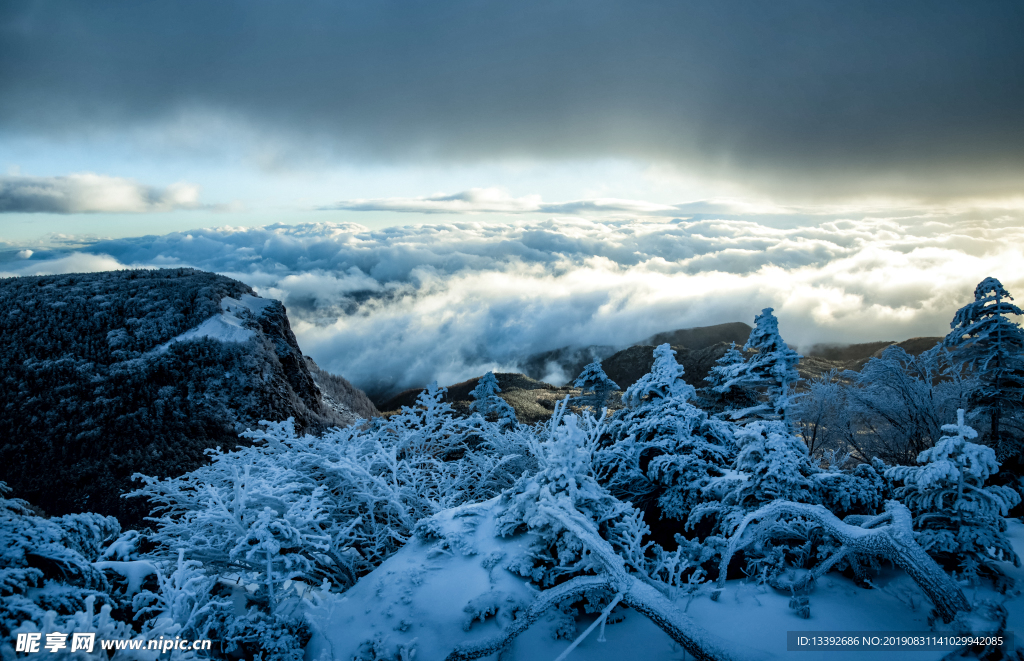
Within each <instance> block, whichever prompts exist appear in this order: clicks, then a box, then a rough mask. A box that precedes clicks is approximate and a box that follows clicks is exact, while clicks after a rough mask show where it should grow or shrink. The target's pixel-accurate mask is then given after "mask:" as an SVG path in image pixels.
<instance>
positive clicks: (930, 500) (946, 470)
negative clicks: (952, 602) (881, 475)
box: [886, 409, 1020, 582]
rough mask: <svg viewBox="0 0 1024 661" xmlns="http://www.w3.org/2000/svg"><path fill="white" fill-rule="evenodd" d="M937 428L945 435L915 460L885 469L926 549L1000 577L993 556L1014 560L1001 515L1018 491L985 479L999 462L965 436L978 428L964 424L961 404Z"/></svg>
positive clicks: (970, 573) (969, 571)
mask: <svg viewBox="0 0 1024 661" xmlns="http://www.w3.org/2000/svg"><path fill="white" fill-rule="evenodd" d="M942 431H944V432H946V433H947V434H948V435H947V436H943V437H942V438H940V439H939V442H938V443H936V444H935V446H934V447H932V448H929V449H927V450H925V451H924V452H922V453H921V454H920V455H919V456H918V458H917V459H918V461H919V462H920V463H921V464H922V465H921V466H895V467H893V468H890V469H889V470H888V471H887V472H886V475H887V476H888V477H891V478H893V479H896V480H900V481H902V482H903V486H901V487H899V488H898V489H897V490H896V495H897V496H898V497H900V498H901V499H902V500H903V502H904V503H906V505H907V506H908V507H909V508H910V510H911V512H913V514H914V528H915V530H916V531H917V539H918V541H919V542H920V543H921V545H922V546H923V547H924V548H925V549H926V550H927V551H928V553H929V554H931V555H932V556H933V557H935V558H936V559H937V560H939V561H940V562H943V563H944V564H948V565H953V566H958V568H959V571H960V573H961V574H962V575H963V576H965V577H967V578H969V579H972V580H974V579H977V578H978V577H979V576H987V577H989V578H992V579H995V580H997V582H998V581H1002V580H1004V579H1003V573H1002V571H1001V569H1000V568H999V566H998V564H996V563H997V561H1001V560H1002V561H1009V562H1012V563H1013V564H1014V565H1016V566H1020V559H1019V558H1018V557H1017V554H1016V553H1014V551H1013V547H1012V546H1011V545H1010V540H1009V539H1008V538H1007V537H1006V521H1005V519H1004V518H1003V517H1004V516H1006V515H1007V513H1008V512H1009V510H1010V508H1011V507H1013V506H1014V505H1016V504H1017V503H1019V502H1020V496H1019V495H1018V494H1017V492H1016V491H1014V490H1013V489H1011V488H1010V487H1005V486H994V485H989V486H986V485H985V481H986V480H987V479H988V478H989V477H991V476H992V475H995V474H996V473H997V472H998V471H999V462H998V461H996V455H995V452H994V451H993V450H992V448H990V447H987V446H984V445H979V444H977V443H972V442H971V440H972V439H975V438H977V437H978V433H977V432H976V431H975V430H974V429H973V428H972V427H970V426H968V425H967V424H965V422H964V411H963V409H960V410H958V411H957V421H956V424H948V425H943V426H942Z"/></svg>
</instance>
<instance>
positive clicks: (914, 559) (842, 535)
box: [718, 500, 971, 622]
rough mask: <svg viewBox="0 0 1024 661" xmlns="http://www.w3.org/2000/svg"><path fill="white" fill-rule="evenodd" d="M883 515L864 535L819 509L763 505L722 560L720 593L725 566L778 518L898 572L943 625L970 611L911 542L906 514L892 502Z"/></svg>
mask: <svg viewBox="0 0 1024 661" xmlns="http://www.w3.org/2000/svg"><path fill="white" fill-rule="evenodd" d="M885 509H886V512H887V514H888V515H889V516H890V517H891V520H890V522H889V524H888V525H886V526H882V527H877V528H871V529H867V528H864V527H861V526H858V525H852V524H849V523H844V522H843V521H840V520H839V518H838V517H836V516H835V515H834V514H832V512H830V511H828V510H827V509H825V508H824V507H822V506H821V505H808V504H805V503H792V502H788V501H776V502H773V503H770V504H768V505H765V506H764V507H762V508H760V509H758V510H757V511H755V512H751V513H750V514H748V515H746V516H745V517H744V518H743V520H742V521H741V522H740V524H739V526H738V527H737V529H736V532H735V533H734V534H733V536H732V538H731V539H730V540H729V545H728V547H727V548H726V550H725V553H724V554H723V555H722V562H721V565H720V568H719V574H718V587H719V588H722V587H723V586H724V584H725V576H726V570H727V569H728V567H729V561H730V560H731V559H732V556H733V555H734V554H735V553H736V551H737V550H739V548H740V547H741V546H745V545H746V544H747V543H749V542H750V541H752V538H756V537H758V536H763V535H766V534H770V531H771V526H770V525H769V524H771V523H772V522H774V521H776V520H778V519H779V518H782V517H803V518H805V519H809V520H811V521H814V522H815V523H817V524H818V525H820V526H821V527H822V528H823V529H824V531H825V533H826V534H828V535H830V536H831V537H832V538H834V539H835V540H836V541H838V542H839V543H840V544H841V545H842V547H843V548H845V549H847V551H846V553H855V554H857V555H867V556H876V557H883V558H886V559H887V560H890V561H891V562H893V563H894V564H896V565H897V566H899V567H900V568H902V569H903V570H904V571H906V572H907V574H909V575H910V577H911V578H913V579H914V581H915V582H916V583H917V584H918V585H919V586H920V587H921V589H922V590H924V592H925V594H927V595H928V597H929V598H930V599H931V600H932V603H934V604H935V608H936V609H937V610H938V612H939V615H940V616H941V617H942V619H943V621H945V622H951V621H952V620H953V618H955V617H956V614H957V612H958V611H969V610H970V609H971V607H970V604H969V603H968V602H967V598H966V597H964V593H963V592H962V591H961V590H960V587H959V586H958V585H957V584H956V583H954V582H953V581H952V580H951V579H950V578H949V576H948V575H946V572H944V571H943V570H942V568H941V567H939V565H938V564H937V563H936V562H935V561H934V560H933V559H932V558H931V557H930V556H929V555H928V554H927V553H925V550H924V549H923V548H921V546H920V544H918V543H917V542H916V541H915V540H914V530H913V527H912V520H911V516H910V511H909V510H908V509H907V508H906V507H905V506H904V505H903V504H902V503H900V502H899V501H895V500H890V501H888V502H887V503H886V504H885ZM755 521H757V522H759V523H760V526H759V527H758V528H757V529H755V531H754V534H753V535H751V536H749V537H748V538H747V539H746V540H744V539H743V535H744V532H745V531H746V530H747V528H748V527H749V526H750V525H751V524H752V523H754V522H755ZM878 522H879V521H878V520H877V519H873V520H871V521H870V523H872V524H877V523H878ZM838 560H839V558H834V559H833V558H829V560H827V561H826V562H831V563H832V564H834V563H835V562H837V561H838Z"/></svg>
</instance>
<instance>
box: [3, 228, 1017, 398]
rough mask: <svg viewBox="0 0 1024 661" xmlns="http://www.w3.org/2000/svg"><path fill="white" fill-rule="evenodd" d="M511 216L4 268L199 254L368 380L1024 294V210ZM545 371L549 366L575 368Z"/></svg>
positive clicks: (77, 254)
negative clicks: (791, 220) (680, 334)
mask: <svg viewBox="0 0 1024 661" xmlns="http://www.w3.org/2000/svg"><path fill="white" fill-rule="evenodd" d="M991 215H992V214H988V216H989V217H988V218H987V219H985V220H972V219H971V218H970V217H969V215H968V216H956V217H952V216H942V215H931V216H920V217H916V218H901V219H898V220H897V219H884V218H882V219H879V218H869V219H864V220H828V221H827V222H818V223H810V224H805V226H801V227H795V228H790V229H778V228H772V227H768V226H766V225H763V224H759V223H757V222H750V221H747V220H710V219H691V220H646V221H613V222H610V221H603V222H595V221H591V220H586V219H581V218H575V219H562V220H548V221H542V222H529V221H527V222H521V223H516V224H489V223H483V222H479V223H477V222H458V223H452V224H444V225H420V226H406V227H391V228H387V229H381V230H372V231H371V230H368V229H367V228H365V227H363V226H360V225H353V224H326V223H311V224H303V225H271V226H266V227H260V228H237V229H232V228H219V229H203V230H193V231H190V232H176V233H172V234H167V235H163V236H145V237H139V238H127V239H116V240H99V241H94V242H91V243H88V244H87V245H83V246H78V247H76V248H74V249H63V250H55V249H36V250H35V251H33V250H27V249H21V250H15V249H14V248H16V247H14V246H8V248H10V250H8V251H7V252H6V253H4V254H5V255H6V257H5V259H4V260H3V262H2V263H0V275H2V276H5V277H9V276H17V275H34V274H45V273H62V272H65V273H66V272H79V271H100V270H109V269H119V268H128V267H175V266H191V267H195V268H200V269H204V270H209V271H215V272H217V273H222V274H224V275H228V276H230V277H233V278H237V279H239V280H241V281H243V282H245V283H247V284H249V285H251V286H253V287H254V288H255V289H256V290H257V291H258V293H259V294H260V295H262V296H268V297H273V298H277V299H280V300H281V301H283V302H284V303H285V305H286V306H287V308H288V314H289V317H290V319H291V322H292V327H293V329H294V330H295V334H296V336H297V338H298V340H299V344H300V346H301V347H302V349H303V351H304V352H306V353H307V354H309V355H310V356H312V357H313V358H314V359H315V360H316V361H317V362H318V363H320V364H321V365H322V366H323V367H325V368H326V369H329V370H330V371H332V372H335V373H339V374H342V375H344V376H345V377H346V378H348V379H349V380H351V381H352V382H353V383H355V384H356V385H358V386H359V387H361V388H363V389H364V390H366V391H367V392H369V393H371V394H372V395H376V396H380V395H383V394H387V393H394V392H397V391H399V390H402V389H405V388H410V387H419V386H422V385H424V384H426V383H428V382H430V381H432V380H435V379H436V380H437V381H439V382H440V383H442V384H451V383H455V382H458V381H461V380H464V379H466V378H469V377H472V376H476V375H479V374H481V373H483V372H485V371H487V370H492V369H493V370H496V371H515V370H516V367H517V364H519V362H520V361H521V360H522V359H523V358H525V357H527V356H529V355H530V354H534V353H538V352H543V351H549V350H552V349H557V348H560V347H566V346H586V345H592V344H598V345H614V346H626V345H629V344H631V343H634V342H638V341H640V340H643V339H644V338H646V337H649V336H650V335H652V334H654V333H657V332H661V331H667V330H672V329H676V328H686V327H693V326H705V325H711V324H718V323H724V322H730V321H744V322H747V323H752V321H753V319H754V316H755V315H756V314H757V313H759V312H760V311H761V309H762V308H765V307H774V308H775V311H776V314H777V316H778V317H779V319H780V329H781V331H782V334H783V336H784V337H785V338H786V340H787V341H788V342H789V343H790V344H793V345H796V346H798V347H805V348H806V347H809V346H810V345H812V344H815V343H822V342H828V343H847V342H857V341H869V340H882V339H892V340H900V339H905V338H908V337H914V336H921V335H943V334H945V333H946V332H947V331H948V328H949V321H950V319H951V318H952V316H953V313H954V311H955V310H956V309H957V308H958V307H960V306H961V305H963V304H964V303H966V302H967V301H968V300H971V299H972V293H973V290H974V286H975V285H976V284H977V283H978V282H979V281H980V280H981V279H982V278H984V277H986V276H989V275H992V276H995V277H998V278H1000V279H1001V280H1002V281H1003V283H1004V285H1006V286H1007V288H1008V289H1010V291H1011V292H1018V293H1024V269H1022V268H1021V264H1024V229H1022V222H1021V218H1020V214H1019V213H1017V214H1003V215H1000V216H999V217H998V218H996V219H992V218H991ZM572 376H574V375H564V374H560V373H558V371H557V370H555V371H553V372H552V374H551V375H550V376H549V378H550V379H551V380H553V381H558V380H560V379H565V378H571V377H572Z"/></svg>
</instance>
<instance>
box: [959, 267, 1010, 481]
mask: <svg viewBox="0 0 1024 661" xmlns="http://www.w3.org/2000/svg"><path fill="white" fill-rule="evenodd" d="M1012 300H1013V297H1012V296H1010V293H1009V292H1008V291H1006V289H1005V288H1003V285H1002V283H1000V282H999V280H997V279H995V278H991V277H990V278H985V279H984V280H982V281H981V282H980V283H979V284H978V286H977V287H976V288H975V290H974V301H973V302H972V303H968V304H967V305H965V306H964V307H962V308H960V309H959V310H957V313H956V316H954V317H953V321H952V323H951V324H950V327H951V328H952V329H953V330H952V331H950V333H949V335H947V336H946V340H945V343H946V345H947V346H949V347H955V348H956V349H957V352H956V355H957V357H958V358H959V360H960V361H962V362H963V363H965V364H967V365H969V366H970V367H971V368H972V369H973V370H974V372H975V374H976V376H977V378H978V380H979V382H980V383H979V384H978V387H977V389H976V390H975V391H974V393H973V394H972V396H971V404H972V405H973V406H974V410H973V411H972V416H977V415H982V416H985V418H987V422H988V423H989V424H988V441H989V444H990V445H991V446H993V447H994V448H996V451H997V452H998V453H999V456H1000V457H1001V458H1003V460H1004V461H1005V460H1006V459H1013V460H1014V463H1016V464H1018V466H1019V464H1020V455H1021V449H1022V448H1021V443H1022V438H1021V437H1022V435H1024V329H1022V328H1021V327H1020V325H1019V324H1017V323H1016V322H1014V321H1012V320H1011V319H1010V318H1009V317H1010V315H1016V316H1019V315H1021V314H1024V311H1022V310H1021V308H1019V307H1017V306H1016V305H1014V304H1013V303H1011V301H1012Z"/></svg>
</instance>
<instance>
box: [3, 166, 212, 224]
mask: <svg viewBox="0 0 1024 661" xmlns="http://www.w3.org/2000/svg"><path fill="white" fill-rule="evenodd" d="M199 206H200V205H199V187H198V186H195V185H193V184H187V183H176V184H171V185H170V186H167V187H166V188H158V187H153V186H145V185H143V184H140V183H138V182H135V181H132V180H131V179H123V178H121V177H108V176H105V175H100V174H93V173H91V172H83V173H78V174H69V175H66V176H61V177H22V176H0V213H59V214H71V213H147V212H155V211H172V210H175V209H195V208H198V207H199Z"/></svg>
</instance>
